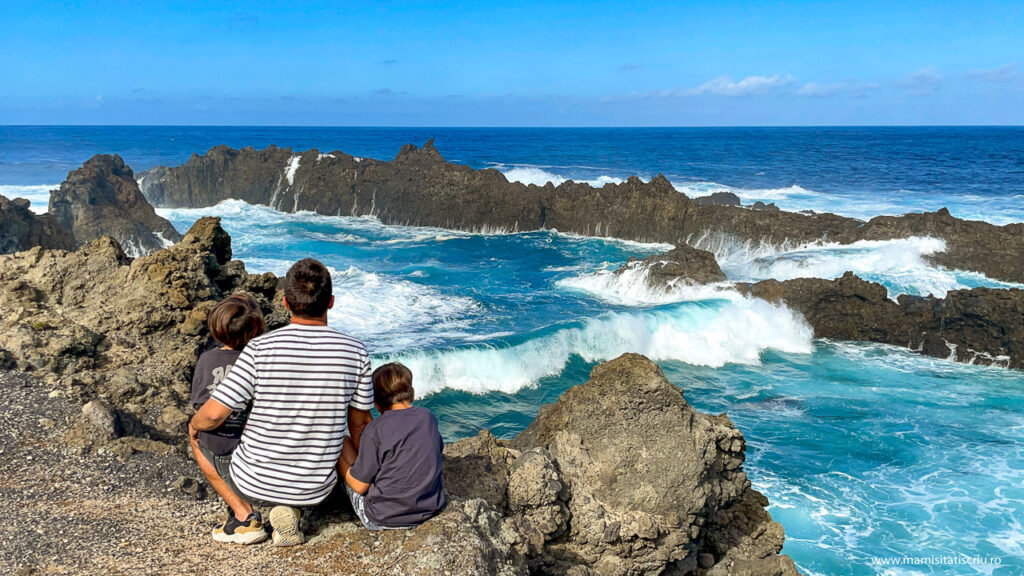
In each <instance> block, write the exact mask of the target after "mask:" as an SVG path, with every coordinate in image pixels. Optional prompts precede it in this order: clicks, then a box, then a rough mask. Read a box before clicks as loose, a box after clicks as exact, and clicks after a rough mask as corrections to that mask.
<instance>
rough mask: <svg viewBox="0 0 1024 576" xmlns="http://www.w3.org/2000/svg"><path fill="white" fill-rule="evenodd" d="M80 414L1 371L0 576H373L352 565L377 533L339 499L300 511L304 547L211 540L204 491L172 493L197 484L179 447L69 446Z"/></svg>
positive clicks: (212, 516) (213, 509)
mask: <svg viewBox="0 0 1024 576" xmlns="http://www.w3.org/2000/svg"><path fill="white" fill-rule="evenodd" d="M80 414H81V407H80V406H79V405H78V404H77V403H69V402H68V401H67V400H65V399H63V398H61V397H60V396H53V397H51V395H50V390H49V389H48V388H47V387H46V386H45V385H44V384H43V383H42V382H41V381H39V380H37V379H34V378H32V377H30V376H28V375H26V374H23V373H19V372H11V371H0V573H3V574H17V575H19V576H27V575H35V574H133V575H134V574H189V575H192V574H254V573H260V574H271V575H272V574H295V573H300V572H301V573H316V572H320V571H321V570H319V569H318V568H317V567H318V566H323V567H324V569H325V570H326V567H327V566H330V570H331V571H332V572H334V573H337V571H338V570H339V568H342V570H341V571H342V572H347V571H348V570H345V569H344V568H348V569H350V570H351V573H352V574H359V573H373V572H375V571H376V570H374V566H373V565H374V562H372V561H371V559H369V558H365V559H364V558H359V559H358V560H357V559H356V558H355V557H356V556H362V552H364V551H366V549H367V548H368V547H369V548H372V547H374V542H373V540H374V538H375V537H374V536H368V535H367V533H366V531H363V530H360V528H359V527H358V525H357V524H356V523H355V521H354V520H353V519H352V517H351V515H350V513H348V512H347V511H346V510H345V508H344V505H343V504H340V503H339V502H337V501H336V500H335V501H333V503H332V504H328V505H324V506H322V507H320V508H318V509H316V510H313V511H311V512H310V513H309V514H308V517H307V518H306V519H305V522H306V524H307V527H306V531H307V534H308V535H309V536H311V537H312V538H311V542H310V544H307V545H306V546H301V547H296V548H290V549H283V548H274V547H272V546H270V545H269V543H266V544H257V545H254V546H248V547H242V546H237V545H230V544H221V543H217V542H214V541H213V540H212V539H211V538H210V536H209V534H210V530H211V528H212V527H213V526H214V525H216V524H217V523H218V521H219V520H221V519H222V518H223V516H224V514H225V508H224V505H223V504H222V503H221V501H220V500H219V499H218V498H217V497H216V495H213V494H212V492H211V495H210V496H208V497H206V498H205V499H202V500H197V499H196V498H195V497H194V496H191V495H189V494H186V493H185V492H183V491H182V490H179V489H177V488H175V487H174V483H175V481H176V480H177V479H179V478H180V477H182V476H185V477H188V478H196V479H199V478H201V474H200V472H199V470H198V468H196V466H195V464H194V462H193V461H192V460H191V459H190V458H189V457H188V456H187V454H186V452H185V450H184V446H182V447H178V448H176V449H175V450H174V451H173V452H171V453H170V454H167V453H165V454H153V453H147V452H139V453H136V454H133V455H131V456H129V457H127V458H126V459H124V460H121V459H119V458H117V457H116V456H115V455H114V454H112V453H110V452H109V451H106V450H104V449H102V448H101V449H99V450H85V449H80V448H73V447H69V446H67V445H66V443H65V442H64V436H65V434H66V432H67V430H68V427H69V425H70V423H72V422H74V421H75V420H77V419H78V418H79V416H80ZM339 535H341V536H342V537H341V538H339ZM345 535H347V536H345ZM345 557H348V558H352V559H353V561H352V562H351V563H347V562H344V558H345ZM364 561H365V562H366V563H365V564H364V563H363V562H364ZM339 562H340V565H339Z"/></svg>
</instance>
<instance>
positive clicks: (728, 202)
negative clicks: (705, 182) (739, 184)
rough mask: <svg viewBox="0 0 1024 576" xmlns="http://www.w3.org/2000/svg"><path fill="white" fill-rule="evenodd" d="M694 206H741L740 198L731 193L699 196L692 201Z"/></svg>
mask: <svg viewBox="0 0 1024 576" xmlns="http://www.w3.org/2000/svg"><path fill="white" fill-rule="evenodd" d="M693 202H694V204H697V205H700V206H742V205H743V203H742V202H740V197H739V196H737V195H736V194H733V193H732V192H715V193H713V194H709V195H707V196H700V197H697V198H694V199H693Z"/></svg>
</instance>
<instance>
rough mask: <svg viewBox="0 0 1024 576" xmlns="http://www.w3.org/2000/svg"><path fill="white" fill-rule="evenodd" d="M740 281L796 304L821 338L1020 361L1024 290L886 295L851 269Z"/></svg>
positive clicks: (965, 358)
mask: <svg viewBox="0 0 1024 576" xmlns="http://www.w3.org/2000/svg"><path fill="white" fill-rule="evenodd" d="M738 288H739V289H740V290H741V291H743V292H745V293H747V294H750V295H752V296H755V297H758V298H763V299H765V300H769V301H773V302H784V303H786V305H787V306H789V307H790V308H792V309H794V310H797V311H799V312H800V313H801V314H803V316H804V318H806V319H807V322H808V323H809V324H810V325H811V327H812V328H813V329H814V335H815V336H816V337H819V338H836V339H841V340H857V341H866V342H879V343H883V344H893V345H896V346H905V347H907V348H910V349H912V350H915V351H918V352H921V353H923V354H926V355H928V356H935V357H939V358H950V359H952V360H957V361H959V362H966V363H971V364H995V365H998V366H1008V367H1011V368H1024V290H1020V289H1016V288H1013V289H1008V290H1007V289H992V288H972V289H970V290H953V291H951V292H948V293H947V294H946V297H945V298H934V297H931V296H928V297H920V296H908V295H902V296H900V297H899V299H898V302H894V301H892V300H890V299H889V298H888V293H887V291H886V289H885V287H884V286H882V285H881V284H877V283H874V282H867V281H865V280H862V279H860V278H858V277H857V276H856V275H854V274H853V273H852V272H847V273H846V274H844V275H843V276H842V278H839V279H836V280H824V279H820V278H798V279H795V280H787V281H785V282H779V281H777V280H763V281H761V282H758V283H756V284H753V285H750V284H743V285H739V286H738Z"/></svg>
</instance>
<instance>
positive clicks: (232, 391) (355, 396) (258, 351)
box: [213, 324, 373, 506]
mask: <svg viewBox="0 0 1024 576" xmlns="http://www.w3.org/2000/svg"><path fill="white" fill-rule="evenodd" d="M213 398H214V399H215V400H217V401H218V402H220V403H221V404H223V405H225V406H227V407H228V408H232V409H235V407H236V406H239V405H244V404H245V403H246V402H247V401H248V400H249V399H250V398H251V399H252V412H251V414H250V416H249V421H248V423H247V424H246V428H245V432H244V433H243V434H242V441H241V444H239V446H238V449H237V450H236V451H235V453H234V457H233V459H232V463H231V473H232V477H233V479H234V483H235V485H236V486H238V488H239V489H240V490H241V491H242V492H243V493H244V494H246V495H248V496H251V497H254V498H257V499H260V500H264V501H268V502H275V503H280V504H287V505H291V506H310V505H314V504H318V503H319V502H320V501H322V500H323V499H324V498H325V497H326V496H327V495H328V494H329V493H330V491H331V489H332V488H333V487H334V485H335V483H336V482H337V479H338V478H337V472H336V463H337V460H338V455H339V454H340V452H341V445H342V440H343V438H344V434H345V429H346V425H347V416H348V408H349V407H350V406H351V407H352V408H356V409H359V410H370V409H371V408H373V386H372V384H371V382H370V362H369V358H368V356H367V353H366V348H365V347H364V346H363V344H362V343H360V342H359V341H358V340H355V339H353V338H351V337H349V336H345V335H344V334H341V333H340V332H338V331H336V330H334V329H333V328H330V327H327V326H310V325H303V324H290V325H288V326H287V327H284V328H281V329H279V330H275V331H274V332H271V333H269V334H266V335H264V336H262V337H259V338H256V339H255V340H253V341H251V342H250V343H249V345H248V346H247V347H246V348H245V350H244V351H243V352H242V354H241V355H240V356H239V358H238V360H237V361H236V362H235V367H234V368H233V369H232V370H231V373H230V374H229V375H228V378H227V379H225V380H224V382H222V383H221V385H220V386H218V388H217V390H216V392H215V394H214V396H213Z"/></svg>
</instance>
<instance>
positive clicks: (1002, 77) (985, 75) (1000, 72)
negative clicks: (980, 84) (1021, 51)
mask: <svg viewBox="0 0 1024 576" xmlns="http://www.w3.org/2000/svg"><path fill="white" fill-rule="evenodd" d="M967 75H968V76H969V77H971V78H977V79H978V80H983V81H985V82H996V83H1001V82H1012V81H1014V80H1016V79H1017V78H1019V77H1020V74H1019V73H1018V72H1017V63H1016V62H1010V63H1009V64H1007V65H1005V66H1000V67H999V68H993V69H991V70H984V69H980V70H971V71H969V72H968V73H967Z"/></svg>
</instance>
